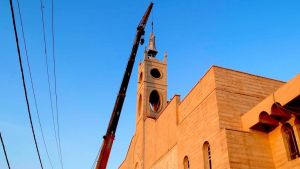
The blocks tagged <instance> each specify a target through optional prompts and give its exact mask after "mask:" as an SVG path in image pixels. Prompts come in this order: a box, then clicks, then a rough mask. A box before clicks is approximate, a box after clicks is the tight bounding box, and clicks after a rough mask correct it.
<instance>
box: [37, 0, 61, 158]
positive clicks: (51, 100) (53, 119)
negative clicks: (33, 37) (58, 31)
mask: <svg viewBox="0 0 300 169" xmlns="http://www.w3.org/2000/svg"><path fill="white" fill-rule="evenodd" d="M43 8H44V5H43V1H42V0H40V9H41V15H42V28H43V29H42V30H43V40H44V41H43V42H44V55H45V60H46V62H45V64H46V69H47V82H48V92H49V97H50V107H51V115H52V123H53V129H54V136H55V142H56V147H57V153H58V156H59V158H60V149H59V144H58V136H57V131H56V125H55V117H54V109H53V97H52V92H51V83H50V74H49V64H48V53H47V42H46V31H45V20H44V10H43Z"/></svg>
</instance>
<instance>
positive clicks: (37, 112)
mask: <svg viewBox="0 0 300 169" xmlns="http://www.w3.org/2000/svg"><path fill="white" fill-rule="evenodd" d="M17 8H18V11H19V19H20V24H21V31H22V37H23V43H24V50H25V55H26V61H27V67H28V71H29V78H30V84H31V90H32V94H33V100H34V105H35V109H36V114H37V117H38V123H39V128H40V131H41V135H42V140H43V143H44V147H45V150H46V154H47V158H48V161H49V163H50V165H51V168H52V169H53V164H52V161H51V158H50V155H49V152H48V148H47V144H46V140H45V136H44V131H43V127H42V123H41V119H40V113H39V109H38V105H37V99H36V94H35V89H34V85H33V80H32V79H33V78H32V73H31V67H30V63H29V57H28V51H27V45H26V39H25V33H24V27H23V19H22V13H21V9H20V3H19V0H17Z"/></svg>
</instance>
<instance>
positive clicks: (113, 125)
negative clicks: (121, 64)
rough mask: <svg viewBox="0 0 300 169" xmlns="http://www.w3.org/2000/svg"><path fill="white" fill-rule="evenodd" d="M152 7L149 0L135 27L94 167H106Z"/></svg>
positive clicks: (103, 168)
mask: <svg viewBox="0 0 300 169" xmlns="http://www.w3.org/2000/svg"><path fill="white" fill-rule="evenodd" d="M152 7H153V3H152V2H151V3H150V5H149V6H148V8H147V10H146V12H145V14H144V16H143V18H142V20H141V21H140V23H139V25H138V27H137V32H136V35H135V39H134V42H133V46H132V49H131V53H130V56H129V60H128V63H127V66H126V70H125V73H124V76H123V80H122V83H121V87H120V90H119V94H118V96H117V99H116V102H115V105H114V108H113V111H112V114H111V117H110V122H109V125H108V127H107V131H106V134H105V136H103V143H102V147H101V151H100V154H99V158H98V161H97V165H96V169H105V168H106V165H107V162H108V158H109V155H110V151H111V148H112V144H113V141H114V138H115V133H116V129H117V126H118V122H119V118H120V114H121V110H122V107H123V103H124V100H125V95H126V90H127V87H128V83H129V80H130V76H131V72H132V68H133V65H134V61H135V57H136V53H137V50H138V47H139V43H140V42H141V43H143V41H144V40H143V39H141V38H142V36H143V35H144V34H145V26H146V23H147V20H148V17H149V15H150V12H151V10H152Z"/></svg>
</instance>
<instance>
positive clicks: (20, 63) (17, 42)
mask: <svg viewBox="0 0 300 169" xmlns="http://www.w3.org/2000/svg"><path fill="white" fill-rule="evenodd" d="M9 2H10V9H11V15H12V21H13V26H14V33H15V39H16V44H17V51H18V56H19V65H20V70H21V75H22V82H23V89H24V94H25V99H26V105H27V112H28V116H29V121H30V126H31V132H32V135H33V139H34V144H35V148H36V152H37V155H38V158H39V163H40V166H41V168H42V169H43V163H42V159H41V155H40V151H39V147H38V143H37V141H36V136H35V132H34V127H33V123H32V118H31V112H30V106H29V100H28V95H27V89H26V83H25V77H24V71H23V66H22V58H21V52H20V46H19V39H18V33H17V28H16V21H15V15H14V9H13V3H12V0H9Z"/></svg>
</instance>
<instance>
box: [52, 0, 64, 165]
mask: <svg viewBox="0 0 300 169" xmlns="http://www.w3.org/2000/svg"><path fill="white" fill-rule="evenodd" d="M51 30H52V31H51V32H52V58H53V75H54V94H55V108H56V124H57V136H58V147H59V155H60V165H61V168H62V169H63V168H64V165H63V158H62V152H61V143H60V128H59V126H60V125H59V113H58V112H59V111H58V96H57V80H56V79H57V78H56V59H55V34H54V0H52V1H51Z"/></svg>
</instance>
